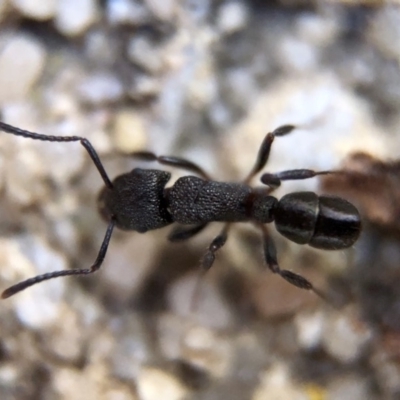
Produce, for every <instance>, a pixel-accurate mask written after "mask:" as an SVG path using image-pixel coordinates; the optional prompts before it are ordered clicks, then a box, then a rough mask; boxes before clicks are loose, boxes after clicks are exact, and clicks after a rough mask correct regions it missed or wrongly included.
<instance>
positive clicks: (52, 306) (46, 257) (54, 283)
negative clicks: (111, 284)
mask: <svg viewBox="0 0 400 400" xmlns="http://www.w3.org/2000/svg"><path fill="white" fill-rule="evenodd" d="M16 239H17V242H14V241H3V242H2V243H1V244H2V245H1V252H2V254H3V256H2V260H3V261H4V263H2V264H3V265H5V267H4V268H6V269H7V272H9V273H14V274H15V273H16V275H17V277H16V279H15V282H13V283H17V282H18V281H21V280H23V279H26V278H30V277H32V276H33V275H36V274H41V273H45V272H49V271H56V270H57V271H58V270H65V269H67V263H66V260H65V258H64V257H63V256H62V255H60V254H59V253H57V252H55V251H54V250H53V249H52V248H50V247H49V246H48V244H47V243H45V242H44V241H42V240H39V239H33V238H31V237H29V236H20V237H17V238H16ZM13 281H14V279H13ZM64 287H65V280H63V279H53V280H51V281H49V282H46V283H41V284H38V285H35V286H32V287H31V288H28V289H26V290H25V291H23V292H21V293H18V295H16V296H15V297H12V298H11V299H10V300H11V301H13V303H14V304H13V305H14V308H15V312H16V314H17V317H18V319H19V320H20V322H21V323H22V324H23V325H25V326H27V327H29V328H32V329H38V328H42V327H44V326H46V325H48V324H52V323H55V322H56V321H57V320H58V318H60V315H61V309H60V307H61V299H62V296H63V293H64Z"/></svg>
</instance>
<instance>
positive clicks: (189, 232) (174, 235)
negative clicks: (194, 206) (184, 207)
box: [168, 222, 208, 242]
mask: <svg viewBox="0 0 400 400" xmlns="http://www.w3.org/2000/svg"><path fill="white" fill-rule="evenodd" d="M207 225H208V222H207V223H205V224H199V225H193V226H190V227H189V228H188V227H184V226H181V225H178V226H177V227H175V228H174V229H172V230H171V232H170V233H169V235H168V240H169V241H170V242H183V241H184V240H188V239H190V238H192V237H193V236H195V235H197V234H198V233H200V232H201V231H202V230H203V229H204V228H205V227H206V226H207Z"/></svg>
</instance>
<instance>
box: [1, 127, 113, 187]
mask: <svg viewBox="0 0 400 400" xmlns="http://www.w3.org/2000/svg"><path fill="white" fill-rule="evenodd" d="M0 130H2V131H3V132H6V133H11V134H12V135H16V136H22V137H25V138H30V139H36V140H43V141H46V142H81V145H82V146H83V147H84V148H85V149H86V151H87V152H88V153H89V156H90V158H91V159H92V161H93V163H94V165H95V166H96V168H97V170H98V171H99V173H100V175H101V177H102V179H103V181H104V183H105V185H106V186H107V187H108V188H109V189H112V187H113V185H112V183H111V181H110V178H109V177H108V175H107V172H106V170H105V169H104V167H103V164H102V163H101V161H100V157H99V156H98V154H97V153H96V150H95V149H94V147H93V146H92V144H91V143H90V142H89V140H87V139H86V138H83V137H80V136H52V135H43V134H41V133H35V132H29V131H26V130H24V129H20V128H16V127H15V126H11V125H8V124H5V123H4V122H0Z"/></svg>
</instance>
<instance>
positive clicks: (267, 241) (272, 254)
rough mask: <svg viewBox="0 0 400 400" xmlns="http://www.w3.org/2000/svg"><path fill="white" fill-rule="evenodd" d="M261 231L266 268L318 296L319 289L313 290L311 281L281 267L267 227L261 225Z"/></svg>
mask: <svg viewBox="0 0 400 400" xmlns="http://www.w3.org/2000/svg"><path fill="white" fill-rule="evenodd" d="M261 230H262V233H263V247H264V257H265V261H266V263H267V265H268V268H269V269H270V270H271V271H272V272H273V273H274V274H278V275H280V276H281V277H282V278H283V279H285V280H286V281H287V282H289V283H291V284H292V285H294V286H297V287H298V288H300V289H306V290H312V291H314V292H315V293H316V294H318V295H319V296H320V295H321V294H320V293H319V291H317V290H315V288H314V287H313V285H312V284H311V282H309V281H308V280H307V279H306V278H303V277H302V276H301V275H298V274H295V273H294V272H291V271H288V270H286V269H281V268H280V267H279V264H278V259H277V255H276V247H275V243H274V241H273V240H272V238H271V237H270V235H269V233H268V229H267V228H266V227H265V226H263V225H262V226H261Z"/></svg>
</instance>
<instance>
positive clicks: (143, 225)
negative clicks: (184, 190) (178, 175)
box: [98, 168, 172, 233]
mask: <svg viewBox="0 0 400 400" xmlns="http://www.w3.org/2000/svg"><path fill="white" fill-rule="evenodd" d="M170 177H171V174H170V173H169V172H165V171H160V170H153V169H140V168H135V169H134V170H132V171H131V172H128V173H126V174H122V175H119V176H118V177H117V178H115V179H114V181H113V182H112V185H111V187H109V186H106V187H104V188H103V189H102V190H101V192H100V194H99V198H98V208H99V212H100V215H101V216H102V217H103V218H104V219H105V220H106V221H110V220H111V219H112V218H113V219H115V223H116V226H117V227H118V228H120V229H123V230H135V231H137V232H141V233H144V232H146V231H148V230H152V229H158V228H162V227H164V226H166V225H169V224H171V223H172V218H171V215H170V214H169V212H168V211H167V204H166V202H167V200H166V199H165V197H164V188H165V185H166V184H167V182H168V181H169V179H170Z"/></svg>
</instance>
